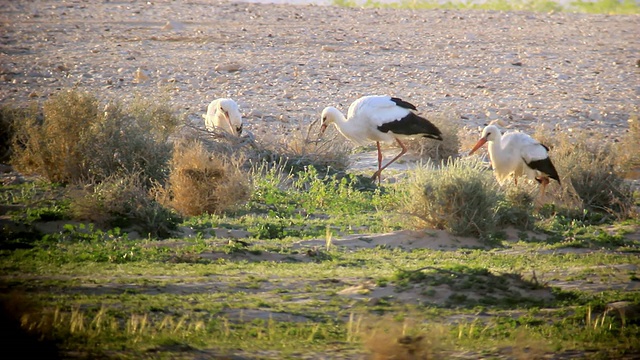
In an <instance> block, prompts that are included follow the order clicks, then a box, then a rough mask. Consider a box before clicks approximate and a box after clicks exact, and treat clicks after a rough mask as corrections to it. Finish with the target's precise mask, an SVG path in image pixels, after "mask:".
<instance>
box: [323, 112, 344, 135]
mask: <svg viewBox="0 0 640 360" xmlns="http://www.w3.org/2000/svg"><path fill="white" fill-rule="evenodd" d="M341 115H342V113H340V110H338V109H336V108H334V107H333V106H329V107H326V108H324V110H322V125H321V126H320V135H322V134H324V132H325V130H327V126H329V124H331V123H335V122H336V119H337V118H339V117H340V116H341Z"/></svg>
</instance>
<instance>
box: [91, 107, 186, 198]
mask: <svg viewBox="0 0 640 360" xmlns="http://www.w3.org/2000/svg"><path fill="white" fill-rule="evenodd" d="M142 103H144V104H146V106H144V107H143V106H141V105H140V104H142ZM178 122H179V119H178V117H176V116H175V115H174V114H173V113H172V111H171V109H170V108H169V107H167V106H166V105H162V104H161V105H157V104H152V103H149V102H146V103H145V102H143V101H142V100H137V101H136V102H134V103H133V104H131V105H129V106H127V107H126V108H123V107H122V106H121V105H119V104H114V103H112V104H108V105H107V106H106V108H105V111H104V112H103V113H101V115H100V116H99V117H98V119H97V121H96V122H95V123H93V124H92V126H91V128H90V129H89V130H88V133H87V134H86V136H85V137H84V140H85V143H84V145H83V148H84V151H85V153H86V154H91V156H87V159H86V160H85V164H86V166H87V170H88V172H89V176H90V177H91V178H92V179H94V180H101V179H105V178H107V177H110V176H111V175H113V174H117V173H141V175H142V176H143V177H144V178H146V179H149V180H148V181H147V184H146V185H147V186H149V185H150V184H151V183H152V182H153V181H163V180H164V179H165V177H166V174H167V172H168V162H169V159H170V158H171V153H172V150H173V146H172V144H171V143H170V142H169V141H168V140H169V136H170V135H171V134H172V133H173V132H174V131H175V128H176V127H177V125H178Z"/></svg>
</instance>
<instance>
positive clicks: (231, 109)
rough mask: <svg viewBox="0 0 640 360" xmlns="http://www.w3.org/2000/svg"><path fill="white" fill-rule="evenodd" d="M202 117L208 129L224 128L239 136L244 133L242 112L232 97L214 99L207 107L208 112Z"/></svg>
mask: <svg viewBox="0 0 640 360" xmlns="http://www.w3.org/2000/svg"><path fill="white" fill-rule="evenodd" d="M202 117H203V118H204V126H205V128H206V129H207V130H208V131H214V130H215V129H222V130H224V131H226V132H228V133H230V134H232V135H238V136H240V133H242V114H240V109H239V108H238V104H236V102H235V101H233V100H231V99H216V100H213V101H212V102H211V104H209V106H208V107H207V114H206V115H202Z"/></svg>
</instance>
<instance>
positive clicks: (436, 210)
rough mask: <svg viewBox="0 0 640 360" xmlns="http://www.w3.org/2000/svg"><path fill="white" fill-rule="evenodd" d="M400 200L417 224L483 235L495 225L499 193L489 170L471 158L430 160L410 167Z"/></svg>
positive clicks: (455, 232) (454, 231)
mask: <svg viewBox="0 0 640 360" xmlns="http://www.w3.org/2000/svg"><path fill="white" fill-rule="evenodd" d="M408 184H409V190H408V191H407V192H406V197H405V199H404V200H403V205H402V206H403V208H404V211H405V212H407V213H409V214H411V215H414V216H415V217H416V218H417V219H418V226H426V227H428V228H435V229H445V230H447V231H449V232H451V233H452V234H454V235H461V236H479V237H482V238H484V237H486V236H487V235H489V234H490V233H491V232H493V230H494V229H495V225H496V218H495V213H494V209H495V208H496V205H497V204H498V200H499V195H498V191H497V184H496V182H495V180H494V178H493V174H491V172H490V171H488V170H487V169H486V167H485V166H484V165H483V164H482V163H481V162H479V161H477V160H476V159H474V158H464V159H459V160H449V161H448V162H446V163H443V164H442V165H441V166H439V167H436V166H434V165H433V163H429V164H428V165H427V166H425V167H422V168H420V169H417V170H416V171H414V172H413V173H412V175H411V178H410V180H409V182H408Z"/></svg>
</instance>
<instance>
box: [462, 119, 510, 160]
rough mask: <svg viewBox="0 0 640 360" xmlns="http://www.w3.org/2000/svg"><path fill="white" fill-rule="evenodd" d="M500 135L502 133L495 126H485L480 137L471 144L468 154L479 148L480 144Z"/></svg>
mask: <svg viewBox="0 0 640 360" xmlns="http://www.w3.org/2000/svg"><path fill="white" fill-rule="evenodd" d="M501 136H502V133H501V132H500V129H498V127H497V126H495V125H489V126H487V127H485V128H484V129H483V130H482V136H481V137H480V140H478V142H477V143H476V144H475V145H474V146H473V149H471V151H470V152H469V155H472V154H473V153H474V152H476V151H477V150H478V149H480V148H481V147H482V145H484V144H485V143H487V142H490V141H495V140H496V139H498V138H499V137H501Z"/></svg>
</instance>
